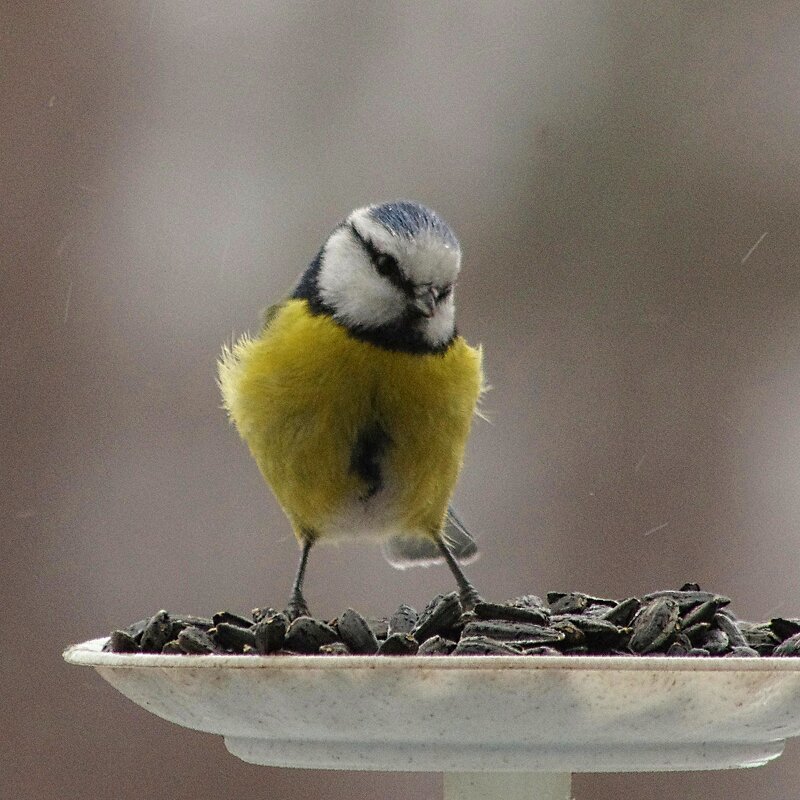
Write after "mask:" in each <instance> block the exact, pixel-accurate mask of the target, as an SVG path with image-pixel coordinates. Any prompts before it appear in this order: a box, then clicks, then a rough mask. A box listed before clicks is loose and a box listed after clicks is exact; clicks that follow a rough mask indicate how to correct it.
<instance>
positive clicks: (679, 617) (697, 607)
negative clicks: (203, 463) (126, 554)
mask: <svg viewBox="0 0 800 800" xmlns="http://www.w3.org/2000/svg"><path fill="white" fill-rule="evenodd" d="M730 602H731V601H730V598H729V597H724V596H722V595H718V594H714V593H712V592H703V591H700V587H699V586H698V585H697V584H693V583H687V584H685V585H684V586H682V587H681V588H680V589H677V590H673V589H670V590H665V591H659V592H652V593H651V594H647V595H644V596H642V597H628V598H626V599H624V600H609V599H606V598H602V597H592V596H590V595H586V594H582V593H580V592H549V593H548V594H547V602H544V601H543V600H541V599H540V598H539V597H536V596H535V595H525V596H523V597H517V598H515V599H514V600H510V601H508V602H505V603H489V602H480V603H478V604H477V605H476V606H475V608H474V609H473V610H471V611H466V612H465V611H464V610H463V609H462V607H461V603H460V601H459V598H458V595H457V594H456V593H455V592H453V593H451V594H445V595H437V596H436V597H435V598H434V599H433V600H431V602H430V603H428V605H427V606H426V607H425V609H424V610H423V611H422V612H421V613H417V611H415V610H414V609H413V608H411V607H410V606H407V605H401V606H400V607H399V608H398V609H397V611H395V613H394V614H393V615H392V616H391V617H390V618H389V619H367V618H365V617H363V616H361V614H359V613H358V612H357V611H354V610H353V609H352V608H348V609H347V610H346V611H345V612H344V613H343V614H341V615H340V616H339V617H338V618H336V619H334V620H329V621H327V622H325V621H322V620H319V619H315V618H313V617H308V616H301V617H297V618H295V619H290V618H289V617H288V616H287V614H286V613H285V612H281V611H275V610H274V609H271V608H268V609H261V608H256V609H254V610H253V612H252V614H251V616H250V617H245V616H240V615H239V614H234V613H232V612H230V611H222V612H220V613H218V614H214V616H213V617H211V618H206V617H195V616H191V615H187V614H168V613H167V612H166V611H159V612H158V613H157V614H155V615H154V616H152V617H150V618H149V619H144V620H141V621H140V622H136V623H134V624H133V625H130V626H128V627H127V628H123V629H120V630H115V631H113V632H112V634H111V636H110V638H109V640H108V642H107V643H106V645H105V647H104V650H106V651H110V652H114V653H163V654H169V655H173V654H190V655H207V654H244V655H262V656H265V655H292V654H295V655H296V654H306V655H307V654H320V655H331V656H335V655H353V654H355V655H385V656H390V655H391V656H402V655H431V656H445V655H532V656H547V655H625V656H632V655H633V656H647V655H668V656H727V657H742V656H800V619H796V618H782V617H777V618H774V619H772V620H770V621H769V622H745V621H744V620H740V619H737V618H736V616H734V615H733V614H732V613H731V612H730V611H729V610H728V608H727V606H728V605H729V604H730Z"/></svg>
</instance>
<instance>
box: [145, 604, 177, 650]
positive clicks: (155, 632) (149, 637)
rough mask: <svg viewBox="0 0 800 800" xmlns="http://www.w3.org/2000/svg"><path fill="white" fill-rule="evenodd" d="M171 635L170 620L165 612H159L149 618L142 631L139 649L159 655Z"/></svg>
mask: <svg viewBox="0 0 800 800" xmlns="http://www.w3.org/2000/svg"><path fill="white" fill-rule="evenodd" d="M171 635H172V620H171V619H170V618H169V614H167V612H166V611H164V610H161V611H159V612H158V613H157V614H154V615H153V616H152V617H150V620H149V621H148V623H147V626H146V627H145V629H144V630H143V631H142V642H141V648H142V651H143V652H145V653H160V652H161V649H162V648H163V647H164V645H165V644H166V643H167V642H168V641H169V640H170V637H171Z"/></svg>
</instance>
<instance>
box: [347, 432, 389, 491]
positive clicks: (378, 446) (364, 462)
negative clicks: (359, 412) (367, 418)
mask: <svg viewBox="0 0 800 800" xmlns="http://www.w3.org/2000/svg"><path fill="white" fill-rule="evenodd" d="M390 443H391V439H390V438H389V434H388V433H387V432H386V429H385V428H384V427H383V425H381V423H380V422H377V421H376V422H373V423H372V424H370V425H367V426H365V427H364V428H362V429H361V430H360V431H359V432H358V436H357V437H356V441H355V442H354V444H353V449H352V450H351V451H350V471H351V472H354V473H355V474H356V475H358V477H359V478H361V479H362V480H363V481H364V483H366V485H367V488H366V491H365V492H364V494H363V495H362V497H361V499H362V500H369V499H370V498H371V497H374V496H375V495H376V494H377V493H378V492H379V491H380V490H381V488H383V472H382V469H381V460H382V459H383V457H384V455H385V454H386V450H387V449H388V447H389V444H390Z"/></svg>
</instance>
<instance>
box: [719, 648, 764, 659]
mask: <svg viewBox="0 0 800 800" xmlns="http://www.w3.org/2000/svg"><path fill="white" fill-rule="evenodd" d="M758 657H759V655H758V650H754V649H753V648H752V647H734V648H733V649H732V650H731V651H730V653H725V658H758Z"/></svg>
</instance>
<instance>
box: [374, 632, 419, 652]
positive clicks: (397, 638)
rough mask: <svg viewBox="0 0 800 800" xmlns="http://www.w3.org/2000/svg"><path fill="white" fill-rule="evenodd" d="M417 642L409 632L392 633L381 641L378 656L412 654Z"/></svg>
mask: <svg viewBox="0 0 800 800" xmlns="http://www.w3.org/2000/svg"><path fill="white" fill-rule="evenodd" d="M417 650H419V642H418V641H417V640H416V639H415V638H414V637H413V636H412V635H411V634H410V633H393V634H392V635H391V636H389V637H388V638H386V639H384V640H383V641H382V642H381V645H380V647H379V648H378V655H379V656H413V655H414V654H415V653H416V652H417Z"/></svg>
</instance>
